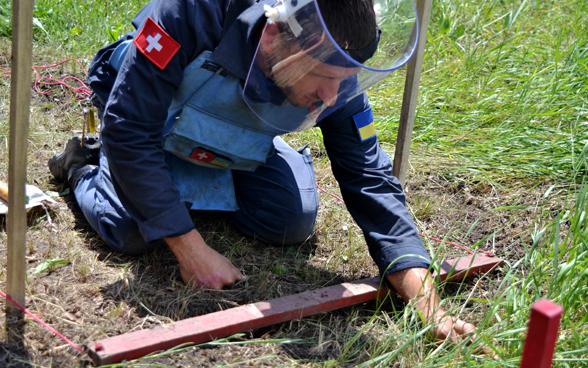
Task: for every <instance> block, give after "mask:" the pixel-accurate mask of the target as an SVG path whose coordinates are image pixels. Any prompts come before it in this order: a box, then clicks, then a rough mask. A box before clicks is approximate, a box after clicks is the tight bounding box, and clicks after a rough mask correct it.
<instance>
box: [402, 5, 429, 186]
mask: <svg viewBox="0 0 588 368" xmlns="http://www.w3.org/2000/svg"><path fill="white" fill-rule="evenodd" d="M432 3H433V0H418V3H417V12H418V15H419V22H420V28H419V31H420V35H419V44H418V47H417V49H416V51H415V54H414V55H413V57H412V59H410V61H409V62H408V64H407V65H406V81H405V83H404V95H403V97H402V108H401V110H400V125H399V127H398V136H397V137H396V151H395V154H394V170H393V174H394V176H396V177H397V178H398V180H399V181H400V183H401V184H402V185H404V182H405V180H406V171H407V168H408V155H409V153H410V142H411V140H412V129H413V127H414V119H415V115H416V105H417V97H418V93H419V84H420V82H421V70H422V69H423V57H424V55H425V45H426V43H427V29H428V28H429V19H430V18H431V6H432Z"/></svg>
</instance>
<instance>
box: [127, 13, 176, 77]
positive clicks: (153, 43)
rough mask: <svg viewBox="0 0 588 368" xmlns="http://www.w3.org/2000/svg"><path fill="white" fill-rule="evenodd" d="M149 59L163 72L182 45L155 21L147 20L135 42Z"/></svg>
mask: <svg viewBox="0 0 588 368" xmlns="http://www.w3.org/2000/svg"><path fill="white" fill-rule="evenodd" d="M133 43H134V44H135V46H137V49H139V51H141V53H142V54H143V55H145V56H146V57H147V59H149V60H151V62H152V63H153V64H155V65H157V66H158V67H159V69H161V70H163V69H165V67H166V66H167V64H168V63H169V61H170V60H171V59H172V58H173V57H174V55H175V54H176V53H177V52H178V50H179V49H180V44H179V43H177V42H176V40H174V39H173V38H171V36H170V35H168V34H167V33H165V31H164V30H163V28H161V27H160V26H159V25H158V24H157V23H155V21H154V20H153V19H151V18H147V21H146V22H145V26H144V27H143V29H142V30H141V33H139V35H138V36H137V37H135V39H134V40H133Z"/></svg>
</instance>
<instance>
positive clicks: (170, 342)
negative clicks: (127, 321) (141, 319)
mask: <svg viewBox="0 0 588 368" xmlns="http://www.w3.org/2000/svg"><path fill="white" fill-rule="evenodd" d="M379 284H380V278H379V277H374V278H369V279H363V280H358V281H354V282H348V283H344V284H339V285H335V286H329V287H326V288H322V289H318V290H314V291H307V292H304V293H300V294H296V295H291V296H287V297H283V298H279V299H273V300H269V301H265V302H259V303H255V304H248V305H244V306H241V307H236V308H231V309H227V310H224V311H220V312H215V313H209V314H205V315H202V316H198V317H194V318H189V319H185V320H182V321H179V322H176V323H175V324H174V325H173V326H170V327H156V328H154V329H152V330H141V331H135V332H131V333H127V334H123V335H118V336H114V337H111V338H108V339H104V340H100V341H97V342H95V343H90V344H87V345H86V348H87V349H88V354H89V355H90V357H91V358H92V360H93V361H94V363H95V364H96V365H105V364H112V363H117V362H120V361H121V360H131V359H136V358H139V357H142V356H145V355H147V354H150V353H152V352H155V351H159V350H166V349H170V348H172V347H174V346H178V345H180V344H183V343H188V342H191V343H194V344H201V343H204V342H208V341H211V340H214V339H218V338H223V337H227V336H231V335H234V334H236V333H240V332H245V331H250V330H252V329H255V328H260V327H265V326H269V325H273V324H276V323H281V322H286V321H290V320H293V319H296V318H302V317H306V316H310V315H313V314H317V313H321V312H328V311H331V310H335V309H339V308H343V307H348V306H351V305H354V304H358V303H363V302H366V301H370V300H373V299H376V298H377V297H379V296H384V295H386V293H387V292H388V289H387V288H386V287H385V285H382V287H383V288H382V289H378V288H379V286H380V285H379Z"/></svg>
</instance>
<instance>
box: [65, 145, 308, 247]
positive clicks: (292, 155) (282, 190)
mask: <svg viewBox="0 0 588 368" xmlns="http://www.w3.org/2000/svg"><path fill="white" fill-rule="evenodd" d="M274 145H275V153H274V154H273V155H272V156H270V157H268V159H267V163H266V164H264V165H262V166H260V167H259V168H258V169H257V170H256V171H255V172H245V171H234V172H233V177H234V181H235V192H236V196H237V203H238V204H239V210H238V211H236V212H233V213H230V219H231V221H232V222H233V223H234V224H235V226H237V228H239V229H240V230H241V231H243V232H244V233H245V234H248V235H251V236H255V237H257V238H258V239H260V240H262V241H266V242H269V243H273V244H284V245H290V244H299V243H302V242H303V241H304V240H306V239H307V238H308V237H309V236H310V235H311V234H312V232H313V229H314V222H315V219H316V215H317V212H318V196H317V192H316V184H315V178H314V171H313V168H312V160H311V157H310V155H302V154H300V153H298V152H297V151H295V150H293V149H292V148H290V147H289V146H288V145H287V144H286V143H285V142H284V141H283V140H282V139H281V138H276V139H274ZM74 193H75V197H76V200H77V202H78V205H79V206H80V208H81V210H82V213H83V214H84V216H85V217H86V219H87V220H88V222H89V223H90V225H91V226H92V228H93V229H94V230H95V231H96V232H98V234H100V236H101V237H102V239H103V240H104V241H105V242H106V243H107V244H108V245H109V246H110V247H111V248H112V249H113V250H115V251H119V252H123V253H127V254H131V255H140V254H145V253H148V252H150V251H152V250H153V249H155V247H157V246H158V245H159V244H161V243H162V242H161V241H160V242H154V243H151V244H147V243H146V242H145V240H144V239H143V237H142V235H141V233H140V232H139V227H138V226H137V223H136V222H135V221H134V220H133V218H132V217H131V216H130V215H129V214H128V212H127V211H126V210H125V208H124V206H123V205H122V204H121V200H120V198H119V197H118V195H117V193H116V191H115V189H114V186H113V184H112V179H111V176H110V170H109V169H108V162H107V160H106V157H105V156H104V153H103V152H101V153H100V166H99V167H97V168H96V169H94V170H92V171H90V172H88V173H86V174H85V175H83V176H82V177H81V179H80V180H79V181H78V183H77V186H76V188H75V191H74Z"/></svg>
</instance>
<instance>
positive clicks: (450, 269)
mask: <svg viewBox="0 0 588 368" xmlns="http://www.w3.org/2000/svg"><path fill="white" fill-rule="evenodd" d="M503 263H504V261H503V260H502V259H500V258H498V257H490V256H488V255H486V254H475V255H473V256H465V257H461V258H455V259H450V260H446V261H443V263H441V270H440V272H439V273H438V274H437V273H435V274H433V278H435V279H436V280H440V281H453V280H458V279H463V278H465V277H471V276H474V275H477V274H480V273H485V272H488V271H491V270H492V269H495V268H497V267H500V266H502V264H503Z"/></svg>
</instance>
